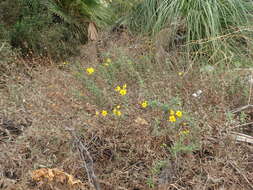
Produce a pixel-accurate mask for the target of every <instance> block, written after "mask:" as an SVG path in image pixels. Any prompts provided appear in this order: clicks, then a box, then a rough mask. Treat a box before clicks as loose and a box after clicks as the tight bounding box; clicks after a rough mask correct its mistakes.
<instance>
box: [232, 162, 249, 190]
mask: <svg viewBox="0 0 253 190" xmlns="http://www.w3.org/2000/svg"><path fill="white" fill-rule="evenodd" d="M229 163H230V165H231V166H232V167H233V168H234V169H235V170H236V171H237V172H238V173H239V174H240V175H241V176H242V177H243V178H244V179H245V181H246V182H247V183H248V184H249V186H250V187H251V189H253V185H252V184H251V183H250V181H249V180H248V178H247V177H246V176H245V175H244V174H243V173H242V172H241V171H240V170H239V168H238V167H236V165H235V164H234V163H232V162H229Z"/></svg>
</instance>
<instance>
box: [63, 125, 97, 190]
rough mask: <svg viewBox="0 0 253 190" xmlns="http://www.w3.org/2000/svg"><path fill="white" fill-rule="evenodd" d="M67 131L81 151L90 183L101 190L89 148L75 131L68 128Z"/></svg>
mask: <svg viewBox="0 0 253 190" xmlns="http://www.w3.org/2000/svg"><path fill="white" fill-rule="evenodd" d="M66 130H67V131H68V132H69V133H70V134H71V136H72V138H73V139H74V141H75V145H76V148H77V149H78V151H79V154H80V158H81V159H82V161H83V162H84V167H85V169H86V172H87V175H88V179H89V182H90V183H91V184H92V185H93V186H94V188H95V189H96V190H101V188H100V184H99V182H98V180H97V177H96V175H95V172H94V166H93V160H92V157H91V155H90V153H89V151H88V149H87V147H86V146H85V145H84V144H83V142H82V140H81V138H80V137H78V136H77V134H76V132H75V130H74V129H71V128H66Z"/></svg>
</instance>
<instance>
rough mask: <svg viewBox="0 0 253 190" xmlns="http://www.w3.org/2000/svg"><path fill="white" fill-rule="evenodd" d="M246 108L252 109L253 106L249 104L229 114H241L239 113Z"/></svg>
mask: <svg viewBox="0 0 253 190" xmlns="http://www.w3.org/2000/svg"><path fill="white" fill-rule="evenodd" d="M248 108H253V105H251V104H249V105H246V106H242V107H240V108H236V109H234V110H232V111H231V113H238V112H241V111H243V110H246V109H248Z"/></svg>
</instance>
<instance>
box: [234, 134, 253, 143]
mask: <svg viewBox="0 0 253 190" xmlns="http://www.w3.org/2000/svg"><path fill="white" fill-rule="evenodd" d="M231 136H232V137H233V138H234V139H235V140H236V141H240V142H246V143H250V144H253V137H252V136H249V135H245V134H243V133H236V132H232V135H231Z"/></svg>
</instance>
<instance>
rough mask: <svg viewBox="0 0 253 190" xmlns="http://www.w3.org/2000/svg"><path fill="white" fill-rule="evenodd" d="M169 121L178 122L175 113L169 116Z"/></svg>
mask: <svg viewBox="0 0 253 190" xmlns="http://www.w3.org/2000/svg"><path fill="white" fill-rule="evenodd" d="M169 121H170V122H172V123H173V122H176V117H175V116H174V115H171V116H170V117H169Z"/></svg>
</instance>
